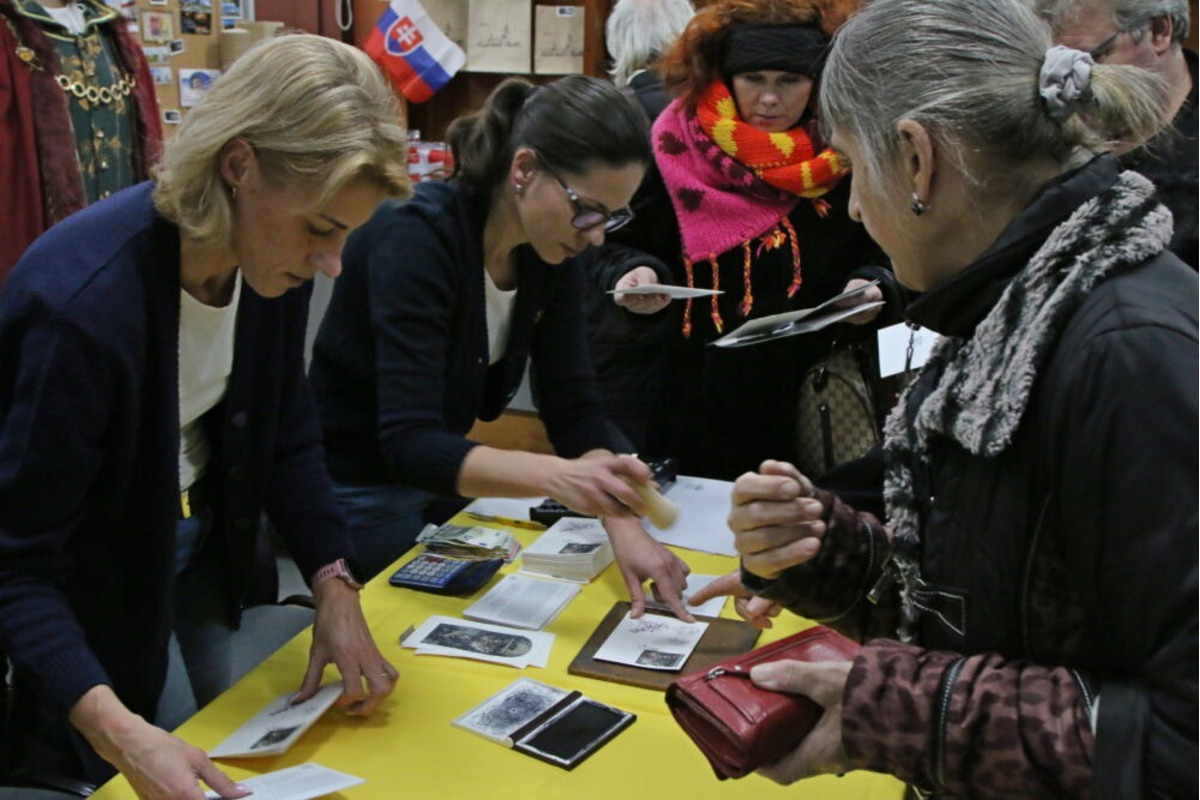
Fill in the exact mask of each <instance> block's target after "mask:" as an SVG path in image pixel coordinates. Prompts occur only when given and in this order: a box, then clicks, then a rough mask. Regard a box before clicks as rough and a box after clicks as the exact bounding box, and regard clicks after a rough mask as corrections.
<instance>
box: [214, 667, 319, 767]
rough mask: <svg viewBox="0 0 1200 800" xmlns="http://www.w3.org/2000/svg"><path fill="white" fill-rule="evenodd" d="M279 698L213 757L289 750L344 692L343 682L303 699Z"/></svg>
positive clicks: (248, 755) (255, 754) (238, 756)
mask: <svg viewBox="0 0 1200 800" xmlns="http://www.w3.org/2000/svg"><path fill="white" fill-rule="evenodd" d="M292 694H293V693H291V692H289V693H288V694H285V695H283V696H282V697H279V698H276V699H275V700H274V701H272V702H271V704H270V705H268V706H267V707H266V708H264V709H263V710H262V711H260V712H258V713H257V714H255V715H254V716H253V717H251V718H250V719H249V720H248V721H247V722H246V723H244V724H243V725H242V727H240V728H238V729H237V730H236V731H234V732H233V733H232V734H230V735H229V738H227V739H226V740H225V741H223V742H221V743H220V744H219V745H217V746H216V747H215V748H213V750H212V751H211V752H210V753H209V756H211V757H212V758H257V757H258V756H274V755H279V754H280V753H283V752H286V751H287V749H288V748H289V747H291V746H292V745H293V744H295V743H296V740H297V739H299V738H300V737H301V736H303V735H304V732H305V731H307V730H308V729H309V728H310V727H312V724H313V723H314V722H316V721H317V720H318V719H320V718H321V715H322V714H324V713H325V712H326V711H328V710H329V707H330V706H332V705H333V704H334V703H335V702H337V699H338V698H339V697H341V696H342V684H341V682H340V681H339V682H338V683H331V684H329V685H328V686H322V687H321V688H320V689H318V690H317V693H316V694H314V695H313V696H312V697H310V698H308V699H307V700H305V701H304V702H303V703H294V704H293V703H292Z"/></svg>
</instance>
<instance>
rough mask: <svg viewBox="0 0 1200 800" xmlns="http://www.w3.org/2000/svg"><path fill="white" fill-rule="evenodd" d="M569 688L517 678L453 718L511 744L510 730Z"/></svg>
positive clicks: (562, 696)
mask: <svg viewBox="0 0 1200 800" xmlns="http://www.w3.org/2000/svg"><path fill="white" fill-rule="evenodd" d="M568 694H570V692H568V691H567V690H566V689H560V688H558V687H557V686H549V685H547V684H545V683H541V682H540V681H535V680H531V679H529V678H517V679H516V680H515V681H513V682H512V683H510V684H509V685H508V686H506V687H504V688H503V689H501V690H500V691H499V692H497V693H496V694H494V695H492V696H491V697H489V698H488V699H487V700H484V701H483V702H482V703H480V704H479V705H477V706H475V707H474V708H472V709H471V710H470V711H468V712H466V713H465V714H463V715H462V716H460V717H458V718H457V719H455V720H454V721H453V724H455V725H457V726H458V727H460V728H463V729H465V730H468V731H471V733H476V734H479V735H480V736H482V737H484V738H485V739H490V740H492V741H493V742H499V743H501V744H503V745H505V746H507V747H512V734H513V733H515V732H516V731H518V730H520V729H521V728H522V727H524V726H525V725H526V724H527V723H529V722H530V721H531V720H533V719H535V718H536V717H537V716H538V715H540V714H542V713H543V712H545V711H546V709H548V708H550V707H551V706H553V705H554V704H555V703H557V702H558V701H559V700H562V699H563V698H564V697H566V696H567V695H568Z"/></svg>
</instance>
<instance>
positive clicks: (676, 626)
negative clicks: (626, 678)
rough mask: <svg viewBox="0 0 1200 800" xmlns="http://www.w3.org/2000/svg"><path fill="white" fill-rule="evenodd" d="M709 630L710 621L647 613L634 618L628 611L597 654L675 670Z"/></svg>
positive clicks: (600, 657) (621, 661) (619, 661)
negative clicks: (696, 620)
mask: <svg viewBox="0 0 1200 800" xmlns="http://www.w3.org/2000/svg"><path fill="white" fill-rule="evenodd" d="M706 630H708V623H707V622H691V623H688V622H684V621H683V620H680V619H676V618H675V617H668V616H662V615H659V614H644V615H643V616H641V617H639V618H638V619H633V618H632V617H630V616H629V615H628V614H626V615H625V618H624V619H622V620H621V621H620V622H619V623H617V627H615V628H613V632H612V633H611V634H609V636H608V638H607V639H606V640H605V641H604V644H602V645H600V649H599V650H597V651H596V655H595V656H594V658H595V659H596V660H597V661H612V662H615V663H617V664H629V665H630V666H634V667H642V668H643V669H657V670H663V671H668V672H675V671H678V670H680V669H682V668H683V665H684V664H686V663H687V660H688V657H689V656H690V655H691V654H692V650H694V649H695V647H696V643H697V642H699V641H700V637H701V636H703V635H704V632H705V631H706Z"/></svg>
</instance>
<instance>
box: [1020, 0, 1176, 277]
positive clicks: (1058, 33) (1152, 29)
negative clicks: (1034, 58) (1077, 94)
mask: <svg viewBox="0 0 1200 800" xmlns="http://www.w3.org/2000/svg"><path fill="white" fill-rule="evenodd" d="M1037 10H1038V12H1039V13H1040V14H1041V15H1042V16H1043V17H1044V18H1045V19H1046V20H1047V21H1048V22H1049V23H1050V25H1051V28H1052V30H1053V36H1054V41H1055V43H1057V44H1063V45H1067V46H1069V47H1074V48H1076V49H1078V50H1084V51H1086V52H1088V53H1090V54H1091V56H1092V60H1094V61H1096V62H1097V63H1101V64H1132V65H1133V66H1136V67H1142V68H1143V69H1148V70H1150V71H1151V72H1153V73H1154V74H1155V75H1157V76H1158V77H1159V78H1161V79H1162V81H1163V85H1164V88H1165V90H1166V93H1167V104H1166V116H1165V117H1164V119H1165V120H1169V124H1167V125H1166V126H1165V127H1164V129H1163V130H1162V132H1161V133H1159V134H1158V135H1157V136H1155V137H1154V138H1153V139H1152V140H1151V141H1149V142H1147V143H1146V144H1144V145H1142V146H1141V147H1137V148H1133V149H1131V150H1129V151H1128V152H1125V153H1123V154H1122V155H1121V163H1122V164H1123V165H1124V166H1125V167H1127V168H1128V169H1134V170H1137V171H1138V172H1140V173H1142V174H1143V175H1145V176H1146V177H1147V178H1149V179H1150V180H1151V182H1152V183H1153V184H1154V185H1155V187H1156V188H1157V189H1158V194H1159V197H1161V198H1162V201H1163V204H1164V205H1165V206H1166V207H1167V208H1168V209H1170V210H1171V214H1172V215H1173V216H1174V217H1175V234H1174V236H1172V237H1171V251H1172V252H1173V253H1175V255H1177V256H1179V257H1180V258H1182V259H1183V260H1184V261H1185V262H1187V263H1188V264H1190V265H1191V267H1192V269H1197V262H1198V259H1200V241H1198V239H1197V202H1198V197H1200V188H1198V187H1200V183H1198V179H1197V176H1198V175H1200V166H1198V165H1197V160H1198V159H1200V134H1198V129H1200V125H1198V120H1197V116H1196V91H1197V85H1196V52H1195V51H1194V50H1189V49H1188V48H1186V47H1184V46H1183V42H1184V40H1185V39H1186V38H1187V35H1188V29H1189V26H1190V21H1191V15H1190V13H1189V10H1188V3H1187V1H1186V0H1037Z"/></svg>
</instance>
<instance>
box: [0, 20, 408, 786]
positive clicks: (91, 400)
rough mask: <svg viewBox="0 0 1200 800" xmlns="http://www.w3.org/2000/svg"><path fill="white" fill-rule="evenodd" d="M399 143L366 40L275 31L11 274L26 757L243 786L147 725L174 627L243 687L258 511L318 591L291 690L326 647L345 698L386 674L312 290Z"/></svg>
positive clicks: (170, 780)
mask: <svg viewBox="0 0 1200 800" xmlns="http://www.w3.org/2000/svg"><path fill="white" fill-rule="evenodd" d="M301 65H302V67H303V68H302V69H300V68H299V67H300V66H301ZM281 76H287V79H286V80H278V78H279V77H281ZM405 152H406V146H405V137H404V132H403V130H402V129H401V127H400V126H399V120H398V116H397V113H396V106H395V99H394V97H393V95H392V93H391V89H390V87H389V85H388V84H387V82H386V81H385V80H384V79H383V78H382V77H381V76H380V74H379V73H378V71H377V69H376V68H375V67H374V65H373V64H372V63H371V62H370V60H369V59H367V58H366V56H364V55H363V54H362V53H361V52H359V51H357V50H355V49H354V48H351V47H348V46H346V45H342V44H340V43H336V42H333V41H331V40H329V39H323V38H321V37H317V36H288V37H283V38H280V39H276V40H273V41H271V42H268V43H264V44H262V45H259V46H258V47H257V48H255V49H254V50H251V51H250V52H248V53H246V54H245V55H244V56H242V58H241V59H240V60H239V61H238V62H237V63H236V64H235V65H233V67H232V68H231V69H230V70H228V71H227V72H226V73H225V74H224V75H223V76H222V78H221V80H220V81H219V82H218V83H217V84H215V85H214V86H213V88H212V90H211V92H210V93H209V95H208V96H207V97H206V98H205V100H204V101H203V102H202V103H201V104H200V105H198V106H197V107H196V108H194V109H192V110H191V112H190V113H189V115H188V117H187V119H186V120H185V121H184V123H183V124H182V125H181V126H180V127H179V130H178V131H177V132H176V134H175V136H174V138H173V139H172V141H171V142H170V143H169V144H168V146H167V151H166V154H165V156H164V161H163V164H162V167H161V168H160V171H159V173H158V176H157V180H156V182H155V183H153V184H151V183H144V184H140V185H138V186H134V187H132V188H130V189H127V190H125V191H123V192H120V193H118V194H116V195H114V196H113V197H111V198H109V199H108V200H104V201H101V202H99V203H97V204H95V205H93V206H90V207H88V208H86V209H84V210H83V211H81V212H79V213H77V214H74V215H72V216H71V217H70V218H69V219H67V220H66V221H65V222H63V223H61V224H60V225H58V226H56V227H54V228H53V229H52V230H50V231H49V232H47V233H46V234H45V235H44V236H42V237H41V238H40V239H38V240H37V241H36V242H35V243H34V244H33V246H32V247H31V248H30V249H29V251H28V252H27V253H26V254H25V256H24V257H23V258H22V259H21V261H20V263H19V264H18V265H17V267H16V269H15V270H14V271H13V273H12V276H11V277H10V278H9V280H8V282H7V284H6V286H5V291H4V295H3V298H2V299H0V386H3V387H4V389H3V390H2V391H0V649H3V650H4V651H6V652H7V653H8V655H9V657H10V658H11V659H12V662H13V664H14V667H15V672H14V678H15V697H14V708H13V714H14V725H16V726H17V727H18V729H19V730H20V731H21V736H20V737H17V738H16V740H15V741H14V747H15V748H16V749H17V750H18V751H19V752H18V753H17V765H18V766H20V767H24V768H26V769H30V770H34V771H40V772H47V771H49V772H55V773H59V774H68V775H72V776H75V777H79V778H84V779H86V780H89V781H95V782H99V781H101V780H105V779H107V778H108V777H110V776H111V775H112V773H113V770H114V768H115V769H117V770H120V771H121V772H122V773H124V775H125V776H126V778H128V780H129V782H130V784H131V785H132V786H133V788H134V790H135V791H136V792H137V793H138V795H139V796H141V797H154V798H158V797H172V798H176V797H181V798H196V800H199V798H201V797H203V796H204V794H203V791H202V790H201V789H200V786H199V782H198V779H202V780H203V781H204V782H205V783H207V784H208V785H209V786H210V787H211V788H213V789H214V790H216V791H217V792H218V793H220V794H221V796H223V797H242V796H245V795H246V794H247V792H246V791H245V790H244V789H239V788H238V787H237V786H236V785H234V783H233V782H232V781H230V780H229V779H228V777H226V776H225V775H224V774H223V773H222V772H221V771H220V770H218V769H217V768H216V767H215V766H214V765H213V764H212V762H210V761H209V760H208V758H207V757H206V756H205V754H204V753H203V752H202V751H201V750H199V749H198V748H195V747H193V746H191V745H189V744H187V743H186V742H184V741H182V740H181V739H178V738H176V737H174V736H172V735H171V734H169V733H167V732H166V731H165V730H162V729H161V728H158V727H155V726H154V725H153V724H151V721H152V720H153V719H154V715H155V709H156V705H157V702H158V699H159V695H160V693H161V692H162V688H163V686H164V682H165V678H166V672H167V651H168V640H169V638H170V637H171V635H172V634H174V635H175V636H176V638H177V639H178V640H179V644H180V647H181V649H182V650H183V652H184V661H185V664H186V666H187V671H188V678H189V679H190V681H191V683H192V688H193V690H194V692H195V693H196V695H197V700H198V701H199V702H200V703H201V704H203V703H204V702H206V701H207V700H208V699H211V695H212V693H214V692H216V691H219V690H220V689H221V688H222V687H221V684H222V682H223V680H224V682H226V683H227V681H228V676H229V672H230V670H229V666H228V660H229V657H230V656H231V649H230V646H229V630H230V627H231V626H232V625H234V624H236V622H237V615H238V608H239V602H240V600H241V598H242V597H243V596H244V595H245V592H246V590H247V589H248V588H249V575H248V571H247V566H248V565H249V564H250V563H251V562H252V558H251V556H252V553H253V548H254V541H255V532H256V529H257V526H258V519H259V515H260V513H262V512H263V511H264V510H265V511H266V513H267V514H268V516H269V517H270V518H271V520H272V522H273V523H274V524H275V527H276V529H277V530H278V531H279V533H280V535H281V537H282V538H283V540H284V542H285V543H286V544H287V546H288V548H289V550H290V551H291V553H292V555H293V556H294V557H295V559H296V562H297V564H298V565H299V566H300V568H301V570H302V572H303V574H304V576H305V578H306V579H307V580H309V582H310V583H311V585H312V587H313V594H314V597H315V600H316V606H317V612H316V621H315V626H314V631H313V645H312V650H311V653H310V661H309V668H308V670H307V673H306V674H305V675H304V678H303V682H302V684H301V686H300V690H299V692H298V693H297V695H296V696H297V697H298V698H301V699H302V698H304V697H306V696H309V695H311V694H312V693H313V692H314V691H315V690H316V689H317V688H318V685H319V684H320V681H321V675H322V671H323V668H324V667H325V665H326V664H327V663H330V662H333V663H336V664H337V667H338V669H339V671H340V672H341V674H342V676H343V679H344V685H345V692H346V694H345V696H344V697H343V704H344V705H347V706H348V708H349V710H350V711H351V712H352V713H354V712H357V713H362V714H368V713H371V712H372V711H373V710H374V709H375V708H377V707H378V706H379V704H380V703H381V702H382V701H383V700H384V699H385V698H386V697H387V695H388V694H389V693H390V692H391V691H392V689H393V687H394V685H395V680H396V677H397V673H396V670H395V668H393V667H392V666H391V665H390V664H389V663H388V662H387V660H386V659H385V658H384V656H383V654H382V653H380V651H379V649H378V647H377V646H376V645H375V642H374V640H373V638H372V637H371V633H370V631H369V630H368V628H367V625H366V621H365V620H364V618H363V614H362V610H361V607H360V605H359V600H358V594H357V592H356V591H355V586H354V582H353V578H352V577H351V576H350V575H349V574H348V572H349V570H348V568H347V566H346V561H347V560H349V559H351V558H352V556H353V554H354V550H353V545H352V542H351V541H350V538H349V536H348V535H347V532H346V528H345V523H344V521H343V519H342V517H341V514H340V513H339V511H338V508H337V505H336V503H335V502H334V499H333V495H332V492H331V487H330V483H329V477H328V473H327V472H326V470H325V465H324V459H323V458H322V455H321V448H320V428H319V426H318V424H317V420H316V417H315V414H314V411H313V406H312V399H311V397H310V395H309V393H308V387H307V382H306V381H305V379H304V371H303V363H304V359H303V344H304V325H305V321H306V319H307V311H308V291H307V289H302V288H300V287H302V286H303V285H304V284H306V283H307V282H308V280H309V279H311V278H312V277H313V275H314V274H315V273H316V272H317V271H320V272H323V273H325V274H327V275H330V276H333V275H336V274H337V273H338V271H339V269H340V264H339V257H340V253H341V249H342V245H343V243H344V241H345V237H346V234H347V233H348V231H349V230H350V229H353V228H354V227H356V226H358V225H361V224H362V223H363V222H365V221H366V220H367V219H368V218H369V216H370V214H371V212H372V211H373V210H374V208H375V206H376V205H378V203H379V202H380V200H382V199H383V197H384V196H385V195H389V194H390V195H397V194H403V193H405V192H406V191H407V180H406V178H405V165H404V160H405V155H404V154H405ZM223 661H224V664H223V663H222V662H223ZM297 677H298V678H299V676H297ZM364 684H365V686H364Z"/></svg>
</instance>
